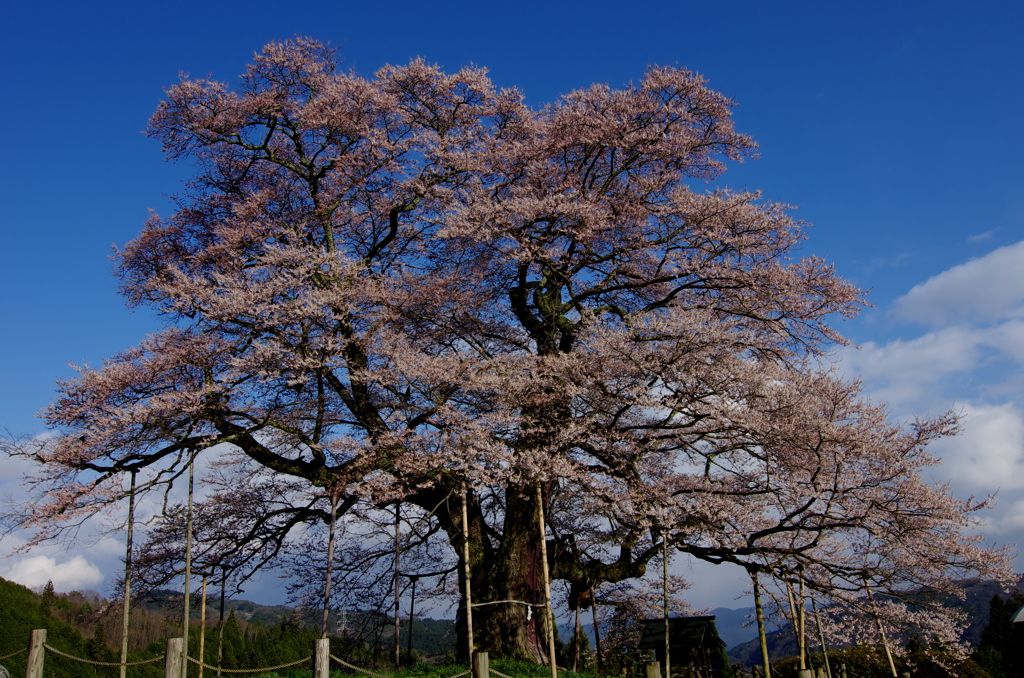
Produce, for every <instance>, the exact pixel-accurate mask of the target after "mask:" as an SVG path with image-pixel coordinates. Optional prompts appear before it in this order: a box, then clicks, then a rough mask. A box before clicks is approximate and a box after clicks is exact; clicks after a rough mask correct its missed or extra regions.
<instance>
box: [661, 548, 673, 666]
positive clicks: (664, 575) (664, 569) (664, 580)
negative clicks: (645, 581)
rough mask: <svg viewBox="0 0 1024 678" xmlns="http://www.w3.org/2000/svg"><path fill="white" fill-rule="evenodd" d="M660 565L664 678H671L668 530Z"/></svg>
mask: <svg viewBox="0 0 1024 678" xmlns="http://www.w3.org/2000/svg"><path fill="white" fill-rule="evenodd" d="M661 546H662V549H661V550H662V563H661V586H662V593H663V594H664V600H663V601H662V602H663V603H664V613H665V678H672V658H671V643H670V642H669V635H668V626H669V623H668V530H665V534H664V535H663V536H662V538H661Z"/></svg>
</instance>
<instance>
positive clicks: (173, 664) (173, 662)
mask: <svg viewBox="0 0 1024 678" xmlns="http://www.w3.org/2000/svg"><path fill="white" fill-rule="evenodd" d="M184 649H185V644H184V640H183V639H181V638H168V639H167V655H166V656H165V657H164V678H181V665H182V664H184V663H185V658H184V657H183V656H182V652H183V651H184Z"/></svg>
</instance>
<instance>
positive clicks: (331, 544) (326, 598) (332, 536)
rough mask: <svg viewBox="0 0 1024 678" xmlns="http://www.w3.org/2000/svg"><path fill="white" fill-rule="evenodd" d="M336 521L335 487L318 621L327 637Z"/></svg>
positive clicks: (336, 495) (332, 497)
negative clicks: (322, 603)
mask: <svg viewBox="0 0 1024 678" xmlns="http://www.w3.org/2000/svg"><path fill="white" fill-rule="evenodd" d="M337 522H338V491H337V490H336V489H335V490H331V525H330V527H329V528H328V532H327V573H326V578H325V579H324V614H323V619H322V621H321V622H320V637H321V638H326V637H327V630H328V628H327V627H328V622H329V619H330V614H331V574H332V573H333V571H334V541H335V529H336V525H337ZM222 616H223V615H222ZM318 647H319V646H318Z"/></svg>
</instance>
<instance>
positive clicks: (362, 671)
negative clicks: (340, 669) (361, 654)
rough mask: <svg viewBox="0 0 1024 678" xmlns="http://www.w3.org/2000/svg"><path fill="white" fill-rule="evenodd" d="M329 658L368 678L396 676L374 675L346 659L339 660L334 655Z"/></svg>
mask: <svg viewBox="0 0 1024 678" xmlns="http://www.w3.org/2000/svg"><path fill="white" fill-rule="evenodd" d="M327 656H328V657H330V658H331V659H333V660H334V661H336V662H338V663H339V664H341V665H342V666H347V667H348V668H350V669H352V670H353V671H359V672H360V673H365V674H366V675H368V676H373V678H394V676H388V675H385V674H383V673H374V672H373V671H368V670H366V669H361V668H359V667H358V666H356V665H355V664H349V663H348V662H347V661H345V660H344V659H339V658H337V657H335V656H334V655H333V654H329V655H327Z"/></svg>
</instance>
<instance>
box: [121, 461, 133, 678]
mask: <svg viewBox="0 0 1024 678" xmlns="http://www.w3.org/2000/svg"><path fill="white" fill-rule="evenodd" d="M136 473H138V471H132V484H131V489H130V490H129V491H128V526H127V527H128V534H127V536H126V537H125V549H124V602H123V607H122V612H121V666H120V668H119V669H118V671H119V675H120V677H121V678H125V673H126V671H127V670H128V667H127V666H125V664H127V663H128V628H129V627H128V620H129V617H130V616H131V600H132V540H133V539H134V528H135V475H136Z"/></svg>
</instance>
